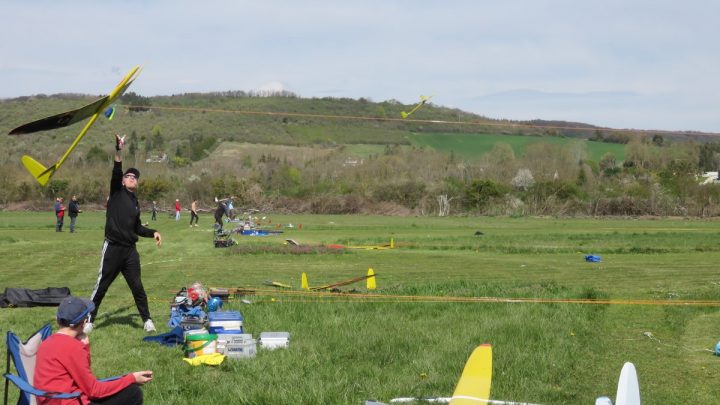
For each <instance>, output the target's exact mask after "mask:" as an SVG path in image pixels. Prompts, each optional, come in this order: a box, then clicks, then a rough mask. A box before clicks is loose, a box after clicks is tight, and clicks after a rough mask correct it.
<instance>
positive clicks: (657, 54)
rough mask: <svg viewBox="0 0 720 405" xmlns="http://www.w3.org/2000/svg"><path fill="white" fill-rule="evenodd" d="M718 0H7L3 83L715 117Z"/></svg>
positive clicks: (642, 117)
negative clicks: (124, 82)
mask: <svg viewBox="0 0 720 405" xmlns="http://www.w3.org/2000/svg"><path fill="white" fill-rule="evenodd" d="M719 16H720V1H717V0H704V1H703V0H685V1H678V0H637V1H634V0H523V1H520V0H468V1H459V0H458V1H453V0H447V1H424V0H415V1H393V0H377V1H376V0H361V1H353V2H350V1H343V0H327V1H310V0H292V1H291V0H288V1H276V0H256V1H243V0H227V1H214V0H206V1H199V0H193V1H186V0H158V1H151V0H130V1H119V0H103V1H91V0H86V1H75V0H63V1H57V0H54V1H49V0H0V37H1V38H2V40H0V98H12V97H18V96H25V95H32V94H39V93H44V94H54V93H68V92H69V93H88V94H98V95H99V94H104V93H107V92H108V91H109V90H110V89H112V87H113V86H114V85H115V84H116V83H117V81H118V80H120V78H121V77H122V76H123V75H124V74H125V73H126V72H127V71H129V70H130V69H131V68H132V67H133V66H134V65H136V64H142V65H144V70H143V72H142V74H141V75H140V77H139V78H138V79H137V80H136V81H135V83H134V84H133V86H132V88H131V91H135V92H137V93H139V94H141V95H144V96H153V95H169V94H177V93H185V92H208V91H224V90H257V89H262V88H279V86H281V88H283V89H286V90H289V91H292V92H294V93H296V94H298V95H299V96H302V97H328V96H330V97H350V98H359V97H366V98H370V99H372V100H373V101H384V100H390V99H396V100H399V101H401V102H403V103H406V104H411V103H415V102H416V101H417V100H418V98H419V96H420V95H434V96H435V97H434V98H433V102H434V103H435V104H438V105H442V106H447V107H456V108H460V109H463V110H466V111H471V112H474V113H478V114H481V115H484V116H487V117H490V118H507V119H522V120H525V119H536V118H539V119H546V120H566V121H578V122H585V123H589V124H595V125H600V126H608V127H613V128H637V129H662V130H700V131H708V132H720V76H719V74H720V22H718V17H719Z"/></svg>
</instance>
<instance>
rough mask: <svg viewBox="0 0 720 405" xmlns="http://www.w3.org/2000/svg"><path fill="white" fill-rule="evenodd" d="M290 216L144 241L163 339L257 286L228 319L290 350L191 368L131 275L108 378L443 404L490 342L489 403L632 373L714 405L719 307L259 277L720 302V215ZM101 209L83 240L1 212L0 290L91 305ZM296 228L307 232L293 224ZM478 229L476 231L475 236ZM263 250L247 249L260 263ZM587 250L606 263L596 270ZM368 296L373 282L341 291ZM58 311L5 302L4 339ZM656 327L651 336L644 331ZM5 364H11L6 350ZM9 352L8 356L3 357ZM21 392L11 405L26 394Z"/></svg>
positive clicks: (676, 397)
mask: <svg viewBox="0 0 720 405" xmlns="http://www.w3.org/2000/svg"><path fill="white" fill-rule="evenodd" d="M270 217H271V218H272V221H273V223H272V225H275V224H277V223H280V224H287V223H290V222H292V223H293V224H295V227H294V228H292V229H291V228H287V227H283V228H282V229H284V230H285V233H284V234H282V235H277V236H266V237H248V236H235V238H236V239H237V240H238V241H239V242H240V246H239V247H238V248H237V249H232V248H230V249H214V248H212V243H211V241H212V233H211V231H210V224H211V222H212V219H211V218H210V216H209V215H203V216H201V219H200V223H201V227H199V228H189V227H188V226H187V222H186V221H188V220H189V218H187V217H183V218H182V221H181V222H179V223H178V222H175V221H174V220H171V219H168V218H167V217H166V216H165V215H161V216H160V218H159V219H160V220H159V221H158V222H157V223H153V224H152V225H153V226H156V227H157V228H158V229H159V230H160V231H161V232H162V234H163V236H164V239H165V243H164V245H163V247H162V248H160V249H156V248H155V247H154V245H153V244H152V243H151V241H149V240H143V241H141V243H140V244H139V245H138V250H139V251H140V254H141V256H142V263H143V281H144V283H145V287H146V289H147V291H148V295H149V296H150V297H151V300H150V306H151V311H152V313H153V316H154V318H155V320H156V324H157V325H158V326H161V330H165V328H164V324H165V322H166V321H167V317H168V313H169V305H168V304H169V300H170V299H171V297H172V296H173V293H174V292H175V291H177V290H178V289H179V288H180V287H182V286H186V285H189V284H191V283H192V282H194V281H201V282H203V283H204V284H206V285H208V286H224V287H246V288H257V289H261V290H263V291H261V292H259V293H258V294H257V295H254V296H247V297H244V298H245V299H248V300H250V301H251V302H252V304H249V305H248V304H243V303H242V302H241V301H239V300H232V301H230V302H229V303H228V304H226V309H236V310H240V311H242V313H243V315H244V316H245V324H246V328H247V330H248V331H249V332H250V333H253V334H254V335H255V336H257V335H258V334H259V333H260V332H263V331H289V332H290V333H291V343H290V347H289V349H287V350H276V351H271V352H267V351H259V352H258V356H257V357H256V358H254V359H251V360H245V361H226V362H225V363H223V364H222V365H221V366H219V367H216V368H213V367H198V368H195V367H191V366H189V365H187V364H185V363H184V362H183V361H182V360H181V357H182V354H181V352H180V350H179V349H177V348H175V349H173V348H165V347H162V346H159V345H156V344H149V343H143V342H142V341H141V338H142V336H144V334H143V332H142V329H141V322H140V319H139V317H138V315H137V313H136V309H135V308H134V304H133V302H132V298H131V295H130V292H129V290H128V288H127V286H126V285H125V284H124V282H123V281H122V280H121V279H118V280H116V282H115V283H114V284H113V286H112V287H111V289H110V291H109V293H108V295H107V296H106V299H105V301H104V302H103V305H102V307H101V310H100V316H99V318H98V322H97V326H98V328H97V330H96V331H95V332H93V334H92V336H91V339H92V351H93V368H94V371H95V372H96V374H97V375H99V376H108V375H116V374H118V373H121V372H123V371H133V370H141V369H147V368H150V369H152V370H153V371H155V375H156V378H155V380H154V381H152V382H151V383H150V384H148V385H147V386H146V387H145V388H144V391H145V396H146V399H147V403H151V404H156V403H167V404H175V403H187V402H188V401H204V402H208V403H238V404H361V403H363V401H364V400H365V399H369V398H375V399H378V400H383V401H388V400H389V399H391V398H393V397H398V396H416V397H425V396H449V395H450V394H452V391H453V389H454V386H455V384H456V382H457V379H458V378H459V375H460V373H461V372H462V368H463V366H464V363H465V360H466V359H467V357H468V355H469V354H470V352H471V351H472V349H473V348H474V347H475V346H477V345H478V344H480V343H483V342H490V343H492V344H493V351H494V359H493V360H494V365H493V370H494V376H493V388H492V395H491V396H492V398H494V399H505V400H515V401H528V402H534V403H545V404H580V403H593V401H594V398H595V397H597V396H599V395H609V396H611V397H614V392H615V390H616V387H617V379H618V376H619V371H620V368H621V367H622V364H623V362H625V361H632V362H634V363H635V365H636V367H637V369H638V371H639V379H640V386H641V391H642V396H643V403H646V404H671V403H714V402H716V400H717V398H718V395H720V388H718V386H717V384H715V383H714V382H715V379H716V376H717V373H718V369H719V368H720V360H718V358H717V357H715V356H713V355H712V354H711V353H710V352H709V351H707V350H708V349H710V348H712V347H713V346H714V344H715V342H717V340H718V338H720V336H718V335H719V333H718V331H717V328H716V327H715V325H717V323H718V321H719V320H720V314H718V310H717V309H716V308H715V307H696V306H658V305H580V304H560V303H549V304H537V303H477V302H475V303H473V302H443V301H440V302H431V300H429V299H426V300H422V299H420V300H419V302H410V301H409V300H404V301H403V300H394V301H383V302H379V301H378V300H371V299H357V298H352V295H347V296H340V297H334V298H327V297H325V298H321V297H316V296H308V295H299V296H295V295H288V294H286V293H283V290H278V291H270V292H264V291H267V289H269V288H270V287H267V286H264V285H263V284H262V283H263V282H264V281H265V280H274V281H280V282H283V283H287V284H291V285H293V286H299V283H300V274H301V273H302V272H306V273H307V274H308V277H309V279H310V284H311V285H319V284H325V283H331V282H333V281H340V280H343V279H347V278H351V277H356V276H360V275H363V274H365V272H366V271H367V269H368V268H369V267H372V268H373V269H374V270H375V272H376V273H377V274H378V277H377V281H378V291H376V293H377V294H383V295H403V296H417V297H516V298H596V299H664V300H717V299H718V296H719V293H720V283H719V282H718V280H717V264H716V263H717V262H718V259H720V252H718V250H717V249H716V248H715V247H714V244H713V241H714V240H717V239H718V223H717V221H700V220H679V219H663V220H630V219H606V220H596V219H568V220H560V219H552V218H484V217H483V218H419V217H414V218H396V217H365V216H275V215H271V216H270ZM103 224H104V214H103V213H100V212H97V213H83V214H81V217H80V219H79V221H78V232H77V233H76V234H69V233H67V232H63V233H55V232H54V230H53V228H54V217H53V215H52V213H49V212H48V213H8V212H0V256H1V257H2V258H3V265H2V269H0V286H4V287H25V288H44V287H48V286H67V287H70V289H71V290H72V291H73V293H74V294H76V295H81V296H87V295H89V294H90V291H91V289H92V286H93V284H94V282H95V278H96V275H97V266H98V260H99V253H100V252H99V251H100V247H101V243H102V233H103ZM298 224H303V227H302V229H301V230H300V229H298V226H297V225H298ZM478 230H480V231H481V232H482V235H478V236H475V232H476V231H478ZM285 238H292V239H294V240H296V241H298V242H300V244H301V245H308V246H315V245H323V244H332V243H337V244H358V245H360V244H364V245H367V244H385V243H389V240H390V238H393V239H394V242H395V244H396V246H397V248H396V249H394V250H371V251H363V250H357V251H356V250H352V251H343V252H342V253H341V254H329V253H325V252H324V251H322V250H316V251H315V250H308V252H307V254H287V252H286V248H284V247H283V248H280V247H281V246H282V242H283V240H284V239H285ZM248 253H252V254H248ZM585 254H599V255H601V257H602V261H601V262H600V263H587V262H585V261H584V260H583V256H584V255H585ZM353 287H354V288H356V289H357V290H359V291H360V292H365V289H364V288H363V285H362V284H357V285H354V286H348V287H347V288H345V289H346V290H349V289H350V288H353ZM54 313H55V308H26V309H4V310H2V311H0V322H1V324H2V328H3V330H13V331H15V332H17V333H19V334H21V335H28V334H29V333H31V332H33V331H34V330H36V329H37V328H39V327H40V326H42V325H43V324H44V323H47V322H53V318H54ZM644 332H650V333H651V335H650V336H648V335H646V334H643V333H644ZM3 356H4V354H3ZM2 360H4V359H1V358H0V361H2ZM16 395H17V394H16V391H15V390H12V391H11V399H12V398H15V397H16Z"/></svg>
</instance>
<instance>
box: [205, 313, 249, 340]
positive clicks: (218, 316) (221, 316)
mask: <svg viewBox="0 0 720 405" xmlns="http://www.w3.org/2000/svg"><path fill="white" fill-rule="evenodd" d="M208 319H209V325H208V330H210V333H218V334H241V333H243V316H242V314H240V312H239V311H216V312H210V313H209V314H208Z"/></svg>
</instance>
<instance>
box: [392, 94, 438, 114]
mask: <svg viewBox="0 0 720 405" xmlns="http://www.w3.org/2000/svg"><path fill="white" fill-rule="evenodd" d="M431 98H433V96H430V97H426V96H420V102H419V103H417V104H416V105H415V107H413V108H412V110H410V112H405V111H403V112H401V113H400V115H401V116H402V117H403V118H407V117H409V116H411V115H412V114H413V113H414V112H415V111H417V110H419V109H420V107H422V106H424V105H425V103H427V102H428V101H430V99H431Z"/></svg>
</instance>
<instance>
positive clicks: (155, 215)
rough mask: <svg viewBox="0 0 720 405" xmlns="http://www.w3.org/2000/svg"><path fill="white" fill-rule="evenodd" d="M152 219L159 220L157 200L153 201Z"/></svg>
mask: <svg viewBox="0 0 720 405" xmlns="http://www.w3.org/2000/svg"><path fill="white" fill-rule="evenodd" d="M152 220H153V221H157V201H153V203H152Z"/></svg>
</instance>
